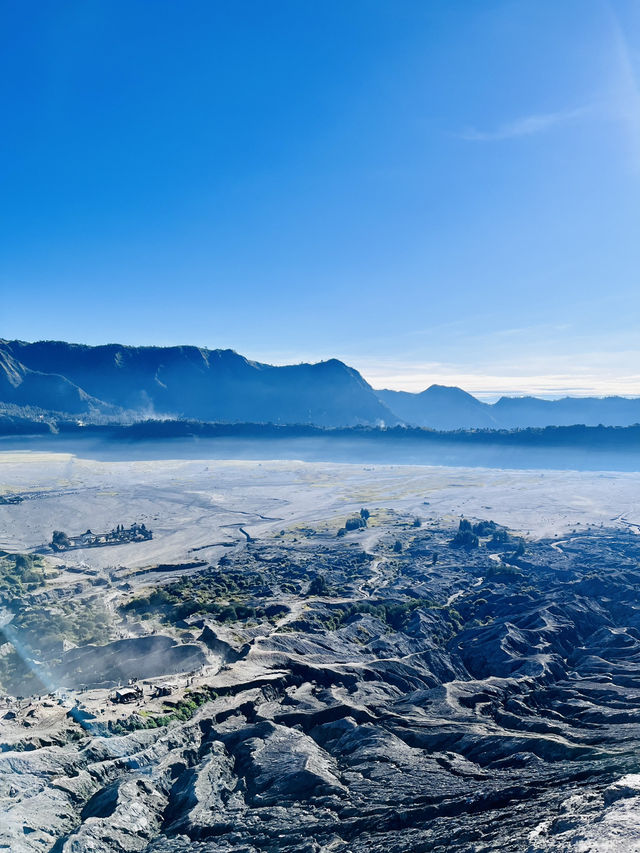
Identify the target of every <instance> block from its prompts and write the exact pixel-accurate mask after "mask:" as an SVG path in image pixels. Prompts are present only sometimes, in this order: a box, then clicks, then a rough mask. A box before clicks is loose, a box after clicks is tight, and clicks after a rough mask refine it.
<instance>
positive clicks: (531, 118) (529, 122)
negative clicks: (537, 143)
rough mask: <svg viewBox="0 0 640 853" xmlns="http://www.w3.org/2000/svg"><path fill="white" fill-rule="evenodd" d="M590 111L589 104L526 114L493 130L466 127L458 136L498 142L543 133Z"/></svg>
mask: <svg viewBox="0 0 640 853" xmlns="http://www.w3.org/2000/svg"><path fill="white" fill-rule="evenodd" d="M591 111H592V108H591V107H590V106H587V107H574V108H573V109H569V110H562V111H560V112H555V113H537V114H533V115H528V116H522V117H521V118H518V119H515V121H510V122H506V123H505V124H501V125H500V126H499V127H497V128H495V129H494V130H478V129H477V128H474V127H472V128H468V129H467V130H464V131H463V132H462V133H459V134H458V136H459V137H460V138H461V139H466V140H468V141H469V142H500V141H502V140H504V139H518V138H519V137H522V136H534V135H535V134H538V133H544V132H546V131H548V130H551V129H552V128H554V127H557V126H558V125H561V124H567V123H569V122H572V121H576V120H577V119H580V118H583V117H584V116H586V115H588V114H589V113H590V112H591Z"/></svg>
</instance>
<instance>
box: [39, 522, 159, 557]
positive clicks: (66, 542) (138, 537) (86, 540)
mask: <svg viewBox="0 0 640 853" xmlns="http://www.w3.org/2000/svg"><path fill="white" fill-rule="evenodd" d="M147 539H153V533H152V531H151V530H149V529H148V528H147V527H146V526H145V525H144V524H137V523H135V522H134V523H133V524H132V525H131V527H125V526H124V525H123V524H118V525H117V526H116V527H114V528H113V529H112V530H110V531H109V532H108V533H93V531H91V530H86V531H85V532H84V533H81V534H80V535H78V536H68V535H67V534H66V533H64V532H63V531H62V530H54V531H53V537H52V539H51V548H52V550H54V551H69V550H71V549H73V548H100V547H104V546H106V545H122V544H124V543H126V542H144V541H146V540H147Z"/></svg>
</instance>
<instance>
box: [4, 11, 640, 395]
mask: <svg viewBox="0 0 640 853" xmlns="http://www.w3.org/2000/svg"><path fill="white" fill-rule="evenodd" d="M0 10H1V13H2V26H1V27H0V116H1V118H2V134H1V135H0V181H1V194H0V336H3V337H8V338H13V337H19V338H23V339H26V340H36V339H42V338H59V339H66V340H74V341H83V342H88V343H103V342H107V341H120V342H123V343H132V344H142V343H156V344H175V343H193V344H197V345H199V346H209V347H232V348H233V349H236V350H238V351H239V352H242V353H243V354H245V355H247V356H249V357H251V358H255V359H258V360H262V361H272V362H277V363H283V362H297V361H303V360H304V361H309V360H318V359H322V358H329V357H334V356H335V357H339V358H342V359H344V360H345V361H347V362H348V363H350V364H352V365H353V366H355V367H357V368H358V369H360V370H361V372H362V373H363V375H364V376H365V377H366V378H367V379H368V380H369V381H371V382H372V383H373V384H374V385H375V386H376V387H382V386H387V387H395V388H406V389H409V390H420V389H421V388H423V387H426V385H428V384H430V383H431V382H433V381H438V382H443V383H446V384H460V385H462V386H463V387H465V388H467V389H468V390H471V391H473V392H475V393H478V394H479V395H487V396H491V395H495V394H497V393H500V392H503V391H508V392H526V391H532V392H535V393H549V394H552V393H563V392H565V391H569V392H571V393H588V392H596V393H612V392H619V393H625V394H640V343H639V339H638V324H639V320H640V280H639V279H640V90H639V86H638V81H639V80H640V6H639V5H638V4H637V3H636V2H633V0H618V2H614V0H611V2H606V0H478V2H475V0H433V2H427V0H415V2H414V0H385V2H382V0H349V2H343V0H305V2H300V0H290V2H289V0H251V2H248V1H247V0H233V2H215V0H206V2H205V1H204V0H202V2H195V0H185V1H184V2H181V3H176V2H175V0H170V1H169V0H154V2H148V0H145V2H142V0H127V1H126V2H118V0H108V2H107V0H104V1H103V0H77V2H64V0H56V2H47V0H42V2H40V3H38V4H36V6H33V5H31V4H25V3H21V2H19V0H14V2H11V0H4V2H2V0H0Z"/></svg>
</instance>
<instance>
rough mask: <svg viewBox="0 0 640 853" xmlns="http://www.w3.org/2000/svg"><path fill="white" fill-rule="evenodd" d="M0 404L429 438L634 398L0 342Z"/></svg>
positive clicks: (590, 412)
mask: <svg viewBox="0 0 640 853" xmlns="http://www.w3.org/2000/svg"><path fill="white" fill-rule="evenodd" d="M0 403H4V404H9V405H17V406H25V407H34V408H38V409H43V410H47V411H54V412H63V413H67V414H70V415H73V416H83V415H84V416H87V415H100V416H102V417H106V418H109V417H114V418H116V417H117V416H120V417H121V418H122V417H129V418H133V419H135V418H148V417H162V418H173V419H196V420H202V421H214V422H215V421H219V422H231V423H240V422H243V423H244V422H247V423H274V424H314V425H317V426H322V427H336V426H338V427H339V426H357V425H377V426H395V425H399V424H406V425H408V426H418V427H427V428H429V429H434V430H444V431H449V430H459V429H523V428H530V427H546V426H572V425H576V424H584V425H585V426H599V425H601V424H602V425H604V426H631V425H633V424H637V423H640V398H625V397H619V396H609V397H563V398H560V399H558V400H545V399H542V398H539V397H533V396H522V397H507V396H503V397H501V398H500V399H499V400H497V401H496V402H495V403H484V402H482V401H481V400H478V399H477V398H476V397H474V396H473V395H472V394H469V393H468V392H466V391H464V390H463V389H461V388H458V387H456V386H445V385H438V384H433V385H430V386H429V387H428V388H426V389H425V390H424V391H421V392H419V393H412V392H408V391H394V390H391V389H380V390H375V389H374V388H372V386H371V385H370V384H369V383H368V382H367V381H366V380H365V379H364V378H363V377H362V375H361V374H360V373H359V372H358V371H357V370H356V369H355V368H353V367H351V366H349V365H347V364H345V363H344V362H342V361H340V360H339V359H336V358H331V359H328V360H326V361H320V362H316V363H301V364H290V365H283V366H275V365H270V364H266V363H263V362H259V361H253V360H250V359H248V358H246V357H245V356H243V355H241V354H239V353H237V352H236V351H235V350H231V349H208V348H206V347H197V346H192V345H178V346H171V347H162V346H140V347H137V346H131V345H126V344H117V343H109V344H103V345H99V346H91V345H88V344H78V343H67V342H65V341H36V342H33V343H29V342H26V341H20V340H5V339H0Z"/></svg>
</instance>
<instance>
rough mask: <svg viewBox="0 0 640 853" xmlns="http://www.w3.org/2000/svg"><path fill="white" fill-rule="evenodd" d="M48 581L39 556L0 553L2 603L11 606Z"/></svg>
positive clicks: (43, 564)
mask: <svg viewBox="0 0 640 853" xmlns="http://www.w3.org/2000/svg"><path fill="white" fill-rule="evenodd" d="M46 579H47V576H46V573H45V563H44V560H43V558H42V557H41V556H40V555H39V554H9V553H7V552H6V551H0V602H1V603H2V604H5V605H10V604H12V603H13V602H15V601H18V600H21V599H22V597H23V596H24V594H25V593H27V592H32V591H33V590H35V589H38V587H41V586H42V585H43V584H44V583H45V581H46Z"/></svg>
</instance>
